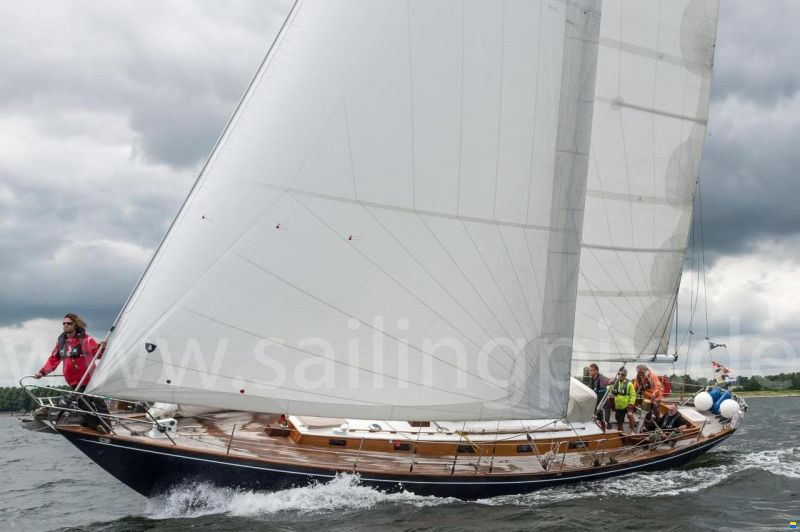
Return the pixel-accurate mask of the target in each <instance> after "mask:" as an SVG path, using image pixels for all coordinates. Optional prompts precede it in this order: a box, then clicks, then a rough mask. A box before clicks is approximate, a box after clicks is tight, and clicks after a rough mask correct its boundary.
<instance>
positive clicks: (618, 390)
mask: <svg viewBox="0 0 800 532" xmlns="http://www.w3.org/2000/svg"><path fill="white" fill-rule="evenodd" d="M609 394H610V395H611V397H613V398H614V417H615V418H616V420H617V430H619V431H620V432H624V429H623V425H624V423H625V417H626V416H627V418H628V426H629V427H630V430H631V432H634V431H635V430H636V420H635V419H634V417H633V408H634V405H635V404H636V388H634V386H633V383H632V382H631V381H629V380H628V370H626V369H625V368H619V372H617V378H616V380H614V382H613V383H612V384H611V385H609Z"/></svg>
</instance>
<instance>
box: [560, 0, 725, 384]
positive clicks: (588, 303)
mask: <svg viewBox="0 0 800 532" xmlns="http://www.w3.org/2000/svg"><path fill="white" fill-rule="evenodd" d="M717 11H718V4H717V2H716V1H715V0H714V1H711V0H690V1H688V0H682V1H678V0H676V1H669V2H663V1H658V0H646V1H637V2H627V1H620V0H604V2H603V18H602V23H601V29H600V48H599V53H598V70H597V88H596V92H595V105H594V123H593V129H592V148H591V156H590V163H589V177H588V184H587V198H586V211H585V218H584V230H583V245H582V249H581V269H580V270H581V276H580V280H579V291H578V304H577V313H576V318H575V342H574V346H573V347H574V360H575V364H574V367H575V369H576V370H579V369H580V368H582V367H583V366H585V365H587V364H588V363H589V362H590V361H594V362H602V361H603V360H618V359H622V360H633V359H635V358H636V357H640V356H643V355H644V356H649V355H655V354H663V353H665V352H666V350H667V344H668V339H669V329H670V322H671V318H672V311H673V308H674V304H675V299H676V294H677V291H678V286H679V284H680V278H681V272H682V268H683V260H684V254H685V252H686V245H687V239H688V232H689V228H690V225H691V219H692V207H693V201H694V195H695V189H696V183H697V177H698V173H699V167H700V157H701V153H702V147H703V140H704V136H705V131H706V121H707V118H708V98H709V87H710V83H711V66H712V60H713V53H714V42H715V38H716V27H717ZM618 365H619V364H617V363H615V364H613V366H614V368H615V367H616V366H618ZM614 368H608V367H607V368H601V369H604V370H606V369H614Z"/></svg>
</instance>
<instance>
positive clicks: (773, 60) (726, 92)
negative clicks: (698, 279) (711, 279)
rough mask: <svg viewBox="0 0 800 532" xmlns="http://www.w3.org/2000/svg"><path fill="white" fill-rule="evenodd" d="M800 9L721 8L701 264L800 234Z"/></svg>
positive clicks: (787, 5) (765, 5)
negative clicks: (799, 145) (799, 34)
mask: <svg viewBox="0 0 800 532" xmlns="http://www.w3.org/2000/svg"><path fill="white" fill-rule="evenodd" d="M798 20H800V3H798V2H780V3H778V2H722V3H721V7H720V25H719V31H718V36H717V48H716V58H715V66H714V69H715V70H714V81H713V85H712V105H711V112H710V114H711V116H710V122H709V129H708V137H707V139H706V145H705V152H704V159H703V165H702V172H701V182H702V199H703V205H702V207H703V215H704V233H705V245H706V250H707V259H709V260H710V261H711V262H713V261H714V260H715V259H716V258H718V257H720V256H722V255H725V254H729V253H742V252H747V251H752V250H753V249H754V248H756V247H758V246H759V245H760V244H763V243H764V242H767V241H770V240H773V239H781V238H784V237H787V236H790V235H797V234H800V209H798V207H797V201H798V198H800V179H798V175H797V172H798V168H800V150H798V149H797V142H798V139H800V117H798V112H800V105H798V102H800V93H798V88H800V69H798V68H797V65H798V64H800V46H798V45H797V43H796V38H795V35H796V29H797V21H798Z"/></svg>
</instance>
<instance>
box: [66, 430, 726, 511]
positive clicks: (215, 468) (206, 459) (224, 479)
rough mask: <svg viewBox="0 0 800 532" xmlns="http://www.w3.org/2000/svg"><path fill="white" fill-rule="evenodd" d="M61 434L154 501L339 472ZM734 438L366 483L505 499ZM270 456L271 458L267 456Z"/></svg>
mask: <svg viewBox="0 0 800 532" xmlns="http://www.w3.org/2000/svg"><path fill="white" fill-rule="evenodd" d="M59 432H60V433H61V434H62V435H63V436H64V437H65V438H67V439H68V440H69V441H70V442H71V443H72V444H73V445H75V446H76V447H78V449H80V450H81V451H83V453H85V454H86V455H87V456H88V457H89V458H91V459H92V460H94V461H95V462H96V463H97V464H98V465H100V467H102V468H103V469H105V470H106V471H108V472H109V473H111V474H112V475H113V476H115V477H116V478H117V479H119V480H120V482H122V483H124V484H126V485H127V486H129V487H130V488H132V489H134V490H136V491H138V492H139V493H141V494H142V495H145V496H150V495H154V494H157V493H161V492H165V491H167V490H169V489H170V488H171V487H172V486H175V485H179V484H186V483H188V482H195V481H198V482H205V483H209V484H214V485H218V486H223V487H231V488H242V489H248V490H266V491H273V490H280V489H286V488H292V487H300V486H305V485H308V484H311V483H314V482H326V481H328V480H330V479H331V478H333V477H334V476H335V475H336V471H332V470H330V469H324V468H314V467H301V466H295V465H288V464H280V463H273V462H265V461H262V460H253V459H247V458H241V457H238V456H237V457H232V456H227V455H223V454H220V453H204V452H201V451H196V450H189V449H178V448H175V449H171V448H168V447H163V446H158V447H156V446H148V445H146V444H141V443H138V442H131V441H127V440H119V439H117V438H115V437H113V436H110V437H109V436H101V435H94V434H87V433H86V432H84V431H77V430H76V431H73V430H70V429H68V428H66V427H65V428H63V429H61V430H59ZM731 434H732V432H728V433H725V434H723V435H721V436H719V437H717V438H715V439H713V440H707V441H704V442H701V443H699V444H696V445H694V446H692V447H689V448H685V449H681V450H680V451H674V452H672V453H670V454H667V455H662V456H658V457H653V458H651V459H646V460H640V461H637V462H635V463H626V464H613V465H604V466H599V467H596V468H593V469H585V470H580V471H569V472H563V473H545V474H537V475H536V476H535V477H533V476H531V475H520V476H507V475H502V476H501V475H494V476H491V477H488V476H485V475H482V476H478V475H476V476H475V477H472V478H470V477H464V476H451V475H436V476H424V475H413V476H412V475H396V474H380V475H376V474H371V473H360V481H361V484H364V485H369V486H373V487H375V488H377V489H380V490H383V491H399V490H407V491H411V492H414V493H416V494H419V495H436V496H439V497H456V498H459V499H480V498H485V497H493V496H497V495H509V494H517V493H525V492H530V491H534V490H537V489H541V488H546V487H552V486H556V485H561V484H566V483H570V482H578V481H582V480H596V479H602V478H607V477H611V476H616V475H623V474H626V473H630V472H633V471H651V470H657V469H667V468H672V467H677V466H680V465H683V464H685V463H687V462H689V461H690V460H692V459H694V458H696V457H698V456H700V455H701V454H703V453H705V452H707V451H708V450H709V449H711V448H712V447H713V446H715V445H717V444H718V443H720V442H721V441H723V440H725V439H726V438H728V437H729V436H730V435H731ZM267 458H268V457H267Z"/></svg>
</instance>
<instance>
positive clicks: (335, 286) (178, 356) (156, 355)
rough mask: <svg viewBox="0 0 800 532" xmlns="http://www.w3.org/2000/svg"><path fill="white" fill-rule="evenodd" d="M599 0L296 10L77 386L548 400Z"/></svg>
mask: <svg viewBox="0 0 800 532" xmlns="http://www.w3.org/2000/svg"><path fill="white" fill-rule="evenodd" d="M599 24H600V11H599V0H570V1H547V2H545V1H542V2H530V1H528V0H507V1H504V2H484V1H478V0H474V1H470V0H465V1H460V0H449V1H440V2H426V1H394V0H349V1H337V2H329V1H328V0H308V1H302V0H301V1H299V2H297V3H296V4H295V5H294V7H293V8H292V11H291V13H290V14H289V17H288V19H287V21H286V23H285V25H284V28H283V29H282V30H281V33H280V34H279V36H278V38H277V40H276V42H275V43H274V44H273V47H272V49H271V50H270V53H269V54H268V56H267V58H266V59H265V62H264V64H263V65H262V67H261V69H260V70H259V72H258V74H257V75H256V78H255V79H254V81H253V83H252V85H251V87H250V88H249V90H248V92H247V94H246V95H245V98H244V99H243V101H242V103H241V104H240V106H239V108H238V110H237V112H236V114H235V115H234V117H233V118H232V120H231V123H230V124H229V126H228V128H227V129H226V131H225V133H224V134H223V136H222V138H221V139H220V142H219V143H218V145H217V147H216V148H215V150H214V152H213V154H212V156H211V158H210V159H209V162H208V163H207V165H206V167H205V168H204V170H203V172H202V173H201V175H200V177H199V178H198V181H197V183H196V185H195V187H194V188H193V190H192V192H191V194H190V196H189V198H188V199H187V202H186V203H185V205H184V206H183V208H182V209H181V212H180V213H179V215H178V217H177V218H176V220H175V222H174V223H173V226H172V227H171V229H170V231H169V232H168V234H167V236H166V237H165V240H164V241H163V242H162V245H161V246H160V248H159V250H158V251H157V253H156V255H155V257H154V259H153V261H152V262H151V264H150V266H149V267H148V269H147V271H146V272H145V275H144V276H143V278H142V280H141V281H140V283H139V285H138V286H137V288H136V289H135V290H134V293H133V294H132V296H131V298H130V300H129V302H128V303H127V304H126V307H125V308H124V309H123V312H122V313H121V315H120V317H119V319H118V320H117V323H116V325H115V328H114V330H113V332H112V334H111V335H110V337H109V348H108V353H107V355H106V356H105V358H104V359H103V360H102V361H101V363H100V367H99V370H98V372H97V373H96V374H95V376H94V377H93V379H92V381H91V384H90V387H89V388H90V391H93V392H95V393H102V394H108V395H113V396H117V397H123V398H135V399H147V400H157V401H165V402H170V403H183V404H192V405H208V406H216V407H220V408H231V409H238V410H254V411H266V412H291V413H295V414H311V415H317V416H336V417H353V418H377V419H381V418H382V419H450V420H462V419H464V420H482V419H520V418H543V417H561V416H563V415H564V414H566V408H567V400H568V391H569V372H570V362H571V343H572V327H573V320H574V310H575V297H576V290H577V271H578V256H579V246H580V236H581V228H582V217H583V206H584V200H585V185H586V171H587V164H588V151H589V150H588V147H589V139H590V131H591V116H592V94H593V92H594V75H595V68H596V58H597V39H598V31H599Z"/></svg>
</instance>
